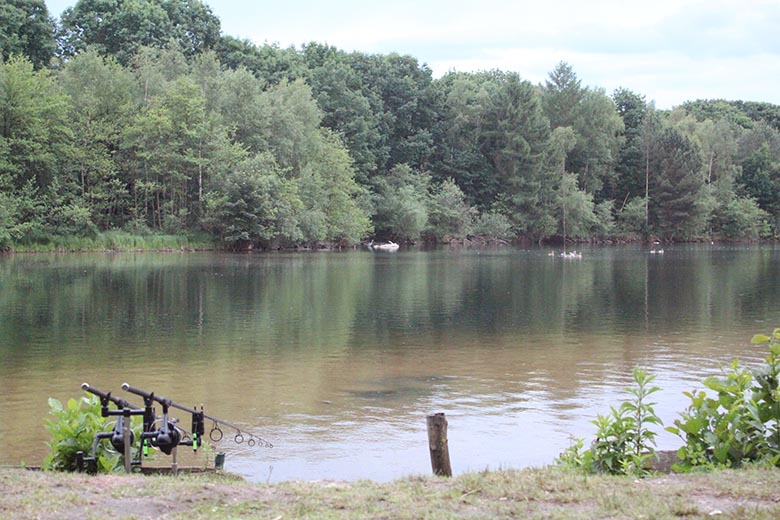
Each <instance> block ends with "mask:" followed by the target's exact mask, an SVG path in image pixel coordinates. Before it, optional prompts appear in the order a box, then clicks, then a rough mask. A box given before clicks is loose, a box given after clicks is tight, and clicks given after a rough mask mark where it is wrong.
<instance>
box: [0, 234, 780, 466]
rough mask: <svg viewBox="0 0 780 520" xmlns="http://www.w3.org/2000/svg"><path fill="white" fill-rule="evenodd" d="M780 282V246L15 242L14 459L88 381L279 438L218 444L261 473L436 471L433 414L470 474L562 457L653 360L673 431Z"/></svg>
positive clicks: (7, 387) (7, 373)
mask: <svg viewBox="0 0 780 520" xmlns="http://www.w3.org/2000/svg"><path fill="white" fill-rule="evenodd" d="M777 294H780V250H778V249H777V248H776V247H772V246H761V247H759V246H752V247H742V246H739V247H737V246H734V247H725V246H714V247H682V246H678V247H674V248H667V249H666V251H665V254H663V255H650V254H648V251H647V250H646V249H642V248H639V247H628V248H601V249H590V250H586V251H585V253H584V256H583V258H582V259H581V260H564V259H561V258H557V257H554V258H551V257H548V256H547V251H545V250H540V249H534V250H520V249H510V248H506V249H496V250H440V251H432V252H422V251H404V250H402V251H400V252H398V253H392V254H386V253H385V254H383V253H371V252H368V251H354V252H347V253H289V254H244V255H235V254H215V253H188V254H178V253H172V254H151V253H145V254H135V253H123V254H114V255H109V254H83V255H82V254H77V255H64V256H58V255H14V256H9V257H3V258H0V395H2V396H3V399H2V400H0V464H19V463H20V462H25V463H27V464H32V465H35V464H39V463H40V461H41V459H42V458H43V456H44V455H45V453H46V446H45V442H46V440H47V434H46V432H45V431H44V429H43V420H44V418H45V417H46V416H47V411H48V407H47V404H46V402H47V398H48V397H49V396H51V397H56V398H58V399H60V400H65V399H68V398H69V397H78V396H81V395H83V394H82V392H81V391H80V389H79V385H80V384H81V383H82V382H83V381H88V382H89V383H90V384H92V385H93V386H95V387H98V388H101V389H104V390H113V391H114V393H115V394H119V395H122V396H123V397H127V398H128V399H129V398H130V396H127V395H126V394H123V393H122V392H121V391H120V385H121V383H123V382H128V383H130V384H131V385H133V386H136V387H141V388H144V389H147V390H150V391H155V392H156V393H157V394H158V395H163V396H166V397H170V398H172V399H174V400H176V401H179V402H181V403H182V404H185V405H187V406H194V405H200V404H201V403H202V404H204V405H205V409H206V412H207V413H209V414H211V415H215V416H218V417H220V418H224V419H226V420H228V421H231V422H234V423H236V424H238V425H240V426H241V427H243V428H247V429H248V430H251V431H253V432H255V433H257V434H259V435H260V436H262V437H263V438H265V439H267V440H269V441H271V442H273V443H274V445H275V447H274V448H272V449H263V448H258V447H256V446H255V447H250V446H248V445H247V443H246V442H245V443H243V444H236V443H234V442H232V438H231V436H230V435H229V434H227V430H226V437H225V439H223V440H222V441H221V442H220V443H219V444H218V446H217V448H216V449H218V450H220V451H225V452H226V453H227V464H226V467H227V468H228V469H230V470H233V471H236V472H239V473H241V474H243V475H245V476H247V477H248V478H250V479H252V480H255V481H278V480H287V479H307V480H308V479H357V478H370V479H374V480H390V479H393V478H397V477H401V476H405V475H409V474H426V473H428V472H429V471H430V470H429V458H428V452H427V450H428V448H427V435H426V432H425V416H426V415H427V414H429V413H433V412H445V413H446V414H447V417H448V419H449V424H450V428H449V430H450V431H449V435H450V453H451V458H452V465H453V468H454V470H455V472H456V473H460V472H463V471H467V470H480V469H484V468H498V467H523V466H530V465H543V464H548V463H550V462H552V460H553V459H554V457H555V456H556V455H557V454H558V453H560V451H561V450H562V449H564V448H565V447H566V446H568V444H569V442H570V438H571V436H590V435H592V433H593V431H594V426H593V425H592V424H591V423H590V421H591V420H592V419H593V418H594V417H595V415H596V414H597V413H605V412H607V411H608V407H609V405H610V404H615V403H616V402H617V401H618V400H619V399H621V398H622V397H623V396H624V391H623V389H624V388H625V387H626V386H627V385H628V384H629V382H630V372H631V368H632V367H634V366H636V365H641V366H643V367H646V368H648V369H650V370H651V371H652V372H653V373H655V374H657V376H658V379H657V383H658V384H659V386H661V387H662V388H663V391H662V392H661V393H659V394H656V398H657V399H656V400H657V401H658V405H657V407H656V410H657V411H658V412H659V414H660V415H661V417H662V418H663V419H664V421H665V423H667V424H669V423H671V422H672V421H673V420H674V418H675V417H676V415H677V413H678V412H679V411H681V410H682V409H683V408H684V407H685V405H686V400H685V398H684V396H683V395H682V392H683V391H684V390H691V389H693V388H700V387H701V384H700V381H701V380H702V379H703V378H704V377H706V376H708V375H712V374H717V373H718V372H719V370H720V367H721V366H722V365H725V364H727V363H729V362H730V361H731V360H732V358H734V357H739V358H740V359H742V360H744V361H745V362H747V363H754V362H756V361H757V360H759V359H761V358H762V357H763V350H762V347H756V346H752V345H750V343H749V340H750V337H751V336H752V335H753V334H754V333H757V332H767V331H768V330H771V329H772V328H773V327H775V326H777V325H778V324H780V299H778V298H777V296H776V295H777ZM182 422H183V423H184V424H188V423H189V418H187V417H184V416H182ZM210 428H211V425H210V424H208V425H207V430H209V429H210ZM659 444H660V446H659V447H661V448H672V447H677V445H678V442H677V440H676V439H675V438H674V437H673V436H671V435H669V434H662V435H661V436H660V438H659ZM163 462H165V461H164V460H163Z"/></svg>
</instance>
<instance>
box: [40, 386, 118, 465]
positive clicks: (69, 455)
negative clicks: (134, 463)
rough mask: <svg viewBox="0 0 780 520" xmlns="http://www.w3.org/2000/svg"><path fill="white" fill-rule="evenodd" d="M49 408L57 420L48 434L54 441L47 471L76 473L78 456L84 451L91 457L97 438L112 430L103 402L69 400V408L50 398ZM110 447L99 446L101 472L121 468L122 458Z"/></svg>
mask: <svg viewBox="0 0 780 520" xmlns="http://www.w3.org/2000/svg"><path fill="white" fill-rule="evenodd" d="M49 408H50V410H49V414H50V415H53V416H54V419H47V420H46V431H48V432H49V434H50V435H51V441H50V442H49V443H48V446H49V449H50V451H49V454H48V455H47V456H46V458H45V459H44V461H43V468H44V469H49V470H56V471H76V469H77V467H76V452H79V451H82V452H84V455H85V456H89V455H90V453H91V451H92V442H93V439H94V438H95V435H96V434H98V433H100V432H103V431H108V430H110V428H111V426H109V425H108V424H107V423H108V421H107V420H106V418H104V417H103V416H101V414H100V409H101V408H100V400H99V399H98V398H97V397H96V396H92V397H89V398H88V397H82V398H81V399H68V403H67V406H63V405H62V403H61V402H60V401H58V400H57V399H53V398H50V399H49ZM109 446H110V444H109V443H107V442H101V443H100V444H99V445H98V449H97V453H96V456H97V470H98V472H110V471H113V470H114V469H116V468H117V467H118V466H119V462H120V456H119V454H118V453H116V452H115V451H113V450H111V449H109Z"/></svg>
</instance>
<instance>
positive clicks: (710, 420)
mask: <svg viewBox="0 0 780 520" xmlns="http://www.w3.org/2000/svg"><path fill="white" fill-rule="evenodd" d="M752 341H753V343H754V344H768V346H769V354H768V355H767V356H766V358H765V360H764V363H763V364H762V365H760V366H759V367H757V368H756V369H755V370H752V371H751V370H748V369H745V368H742V367H740V366H739V362H738V361H736V360H735V361H734V362H733V363H732V365H731V367H730V369H729V370H728V371H726V372H725V374H724V376H723V377H710V378H707V379H706V380H705V381H704V386H706V387H707V388H708V389H709V390H711V391H712V392H714V395H712V396H710V395H708V394H707V393H706V392H705V391H698V392H686V393H685V395H686V396H688V397H689V398H690V400H691V404H690V405H689V406H688V408H687V409H686V410H685V411H684V412H683V413H681V414H680V419H677V420H676V421H675V422H674V424H675V425H674V426H670V427H669V428H667V430H668V431H670V432H672V433H674V434H675V435H678V436H679V437H680V438H682V440H683V441H685V446H683V447H682V448H680V450H678V456H679V457H680V460H681V462H680V463H679V464H676V465H675V466H674V469H675V470H676V471H691V470H694V469H712V468H719V467H736V466H739V465H741V464H742V463H743V462H756V461H758V462H764V463H768V464H771V465H773V466H778V465H780V389H778V381H780V328H778V329H775V330H774V331H773V332H772V335H771V336H766V335H763V334H759V335H756V336H754V337H753V340H752Z"/></svg>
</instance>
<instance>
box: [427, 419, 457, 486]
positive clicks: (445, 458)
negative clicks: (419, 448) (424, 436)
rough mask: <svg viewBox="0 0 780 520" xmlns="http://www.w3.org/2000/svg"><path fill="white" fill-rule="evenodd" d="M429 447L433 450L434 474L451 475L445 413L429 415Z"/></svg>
mask: <svg viewBox="0 0 780 520" xmlns="http://www.w3.org/2000/svg"><path fill="white" fill-rule="evenodd" d="M428 447H429V448H430V450H431V468H432V469H433V474H434V475H438V476H441V477H451V476H452V466H451V465H450V450H449V447H448V446H447V418H446V417H445V416H444V414H443V413H435V414H433V415H429V416H428Z"/></svg>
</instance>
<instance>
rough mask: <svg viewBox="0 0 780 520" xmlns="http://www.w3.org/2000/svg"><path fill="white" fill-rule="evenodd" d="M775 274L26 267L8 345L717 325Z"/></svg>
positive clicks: (369, 259) (290, 340) (716, 259)
mask: <svg viewBox="0 0 780 520" xmlns="http://www.w3.org/2000/svg"><path fill="white" fill-rule="evenodd" d="M778 270H780V268H779V267H778V261H777V255H776V254H775V252H774V250H771V249H762V250H755V249H754V250H734V251H728V252H725V253H722V254H717V253H715V252H708V251H699V252H696V253H692V252H682V253H680V254H679V255H677V256H673V254H672V253H670V254H667V255H665V257H650V256H649V255H646V254H642V253H641V252H640V251H637V250H626V251H622V250H619V249H615V250H608V251H607V252H606V253H603V254H593V255H592V256H591V257H590V258H589V257H588V256H587V255H586V259H584V260H582V261H576V262H567V261H560V260H558V259H549V258H546V257H544V258H542V256H541V255H539V254H534V253H529V252H519V251H499V252H491V251H486V252H481V253H479V254H478V253H474V252H468V253H457V252H456V253H447V252H434V253H410V254H402V255H377V256H373V255H368V254H363V253H348V254H289V255H199V254H196V255H179V254H169V255H156V254H140V255H139V254H122V255H115V256H108V255H85V256H79V255H66V256H49V255H47V256H45V257H37V256H21V255H17V256H13V257H8V258H5V259H3V260H2V262H0V275H2V282H0V284H1V285H0V305H1V306H2V307H0V308H2V309H4V310H3V311H2V313H0V333H2V336H3V338H5V339H4V340H3V344H4V346H3V349H4V350H6V351H9V350H10V351H13V350H15V349H16V348H23V347H24V345H26V344H29V343H30V342H33V341H46V338H47V337H48V340H49V341H51V342H53V343H58V344H59V345H60V348H66V349H67V348H68V347H67V346H68V345H69V344H71V343H77V344H78V345H80V346H81V345H84V344H93V343H100V342H103V343H104V344H106V343H109V344H114V345H121V344H123V343H124V344H135V345H137V346H136V347H135V348H145V347H144V345H147V346H148V348H157V347H153V346H152V345H153V344H154V343H156V342H157V341H158V340H163V339H164V340H166V341H168V342H169V343H173V344H175V345H176V348H183V347H192V348H197V349H200V351H201V352H200V355H208V352H209V351H210V347H209V344H210V343H216V344H219V345H229V346H231V348H237V349H240V350H242V351H244V350H248V351H252V352H258V353H274V352H284V351H287V350H289V349H306V350H311V349H343V348H345V347H347V346H349V347H350V348H352V349H361V348H372V347H382V348H392V347H395V346H403V345H404V344H405V343H407V344H408V343H410V342H412V343H415V344H421V345H426V344H429V343H433V344H436V343H437V342H439V341H440V340H442V339H444V338H447V339H449V340H451V339H452V338H453V337H455V336H462V337H464V338H470V337H474V336H477V335H481V336H492V335H496V334H498V335H506V334H512V333H513V332H517V333H522V334H531V335H533V334H558V335H561V336H562V337H568V336H571V335H576V334H581V333H587V332H593V331H598V332H599V333H600V334H609V333H620V334H628V333H631V332H632V331H634V332H635V331H642V330H648V328H650V329H653V330H656V331H657V330H674V329H676V328H678V327H679V323H680V321H681V320H685V321H687V322H690V323H695V324H696V326H697V327H699V328H706V327H716V328H722V327H725V326H728V323H729V322H731V321H734V320H741V319H743V318H744V317H745V316H759V317H767V316H766V315H767V314H769V313H771V312H772V311H773V310H775V304H774V300H773V299H772V295H773V294H776V293H777V290H778V286H777V285H778V284H779V283H780V282H778V279H779V278H780V277H778V276H777V273H778ZM172 346H173V345H171V348H172ZM6 354H8V352H6Z"/></svg>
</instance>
